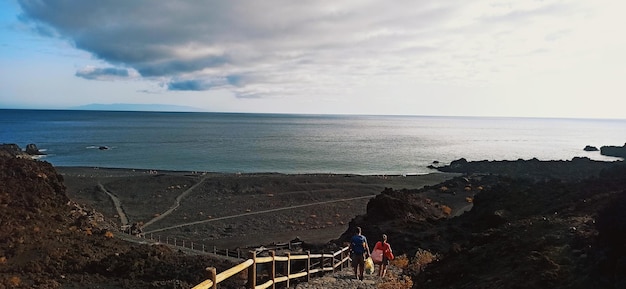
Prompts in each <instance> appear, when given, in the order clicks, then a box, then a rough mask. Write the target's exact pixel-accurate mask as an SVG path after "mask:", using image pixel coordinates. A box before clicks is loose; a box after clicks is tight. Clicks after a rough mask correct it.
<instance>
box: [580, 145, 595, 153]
mask: <svg viewBox="0 0 626 289" xmlns="http://www.w3.org/2000/svg"><path fill="white" fill-rule="evenodd" d="M583 150H584V151H586V152H596V151H598V148H597V147H594V146H590V145H587V146H585V148H584V149H583Z"/></svg>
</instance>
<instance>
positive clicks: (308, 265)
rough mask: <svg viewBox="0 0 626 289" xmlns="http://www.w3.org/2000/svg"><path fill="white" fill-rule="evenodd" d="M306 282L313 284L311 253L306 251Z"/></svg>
mask: <svg viewBox="0 0 626 289" xmlns="http://www.w3.org/2000/svg"><path fill="white" fill-rule="evenodd" d="M306 255H307V258H306V282H307V283H308V282H311V251H308V250H307V251H306Z"/></svg>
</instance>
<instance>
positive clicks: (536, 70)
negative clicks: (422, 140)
mask: <svg viewBox="0 0 626 289" xmlns="http://www.w3.org/2000/svg"><path fill="white" fill-rule="evenodd" d="M623 11H626V2H624V1H621V0H597V1H589V0H568V1H560V0H515V1H506V0H502V1H499V0H472V1H467V0H446V1H441V0H410V1H408V0H396V1H375V0H350V1H346V0H333V1H326V0H319V1H292V0H267V1H243V0H214V1H202V0H199V1H152V0H134V1H127V0H109V1H84V0H46V1H42V0H2V1H0V108H36V109H64V108H72V107H79V106H84V105H89V104H119V103H125V104H160V105H176V106H179V107H193V108H197V109H200V110H204V111H214V112H261V113H307V114H375V115H446V116H514V117H517V116H521V117H574V118H626V112H624V107H626V100H625V99H626V97H625V96H626V56H625V53H626V37H624V36H623V35H624V32H623V29H624V27H626V17H624V16H623V13H624V12H623ZM181 109H183V108H181Z"/></svg>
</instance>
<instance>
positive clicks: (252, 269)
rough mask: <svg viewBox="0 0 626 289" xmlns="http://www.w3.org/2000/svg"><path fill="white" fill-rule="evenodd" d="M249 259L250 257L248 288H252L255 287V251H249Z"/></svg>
mask: <svg viewBox="0 0 626 289" xmlns="http://www.w3.org/2000/svg"><path fill="white" fill-rule="evenodd" d="M250 259H252V265H250V267H249V268H248V289H254V288H255V287H256V252H254V251H250Z"/></svg>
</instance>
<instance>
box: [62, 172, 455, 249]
mask: <svg viewBox="0 0 626 289" xmlns="http://www.w3.org/2000/svg"><path fill="white" fill-rule="evenodd" d="M56 169H57V171H58V172H59V173H60V174H61V175H62V176H63V178H64V183H65V185H66V187H67V195H68V196H69V198H70V199H72V200H73V201H75V202H77V203H80V204H85V205H88V206H89V207H92V208H94V209H96V210H97V211H99V212H102V213H103V214H104V216H105V218H106V219H108V220H109V222H111V223H113V224H114V225H115V226H116V227H119V228H125V226H132V225H133V224H136V225H137V227H141V232H142V234H143V235H144V236H145V237H147V238H152V239H155V240H161V241H165V240H168V241H169V242H171V241H172V240H173V239H175V240H176V242H181V243H182V242H183V241H184V242H194V243H195V244H196V246H205V247H209V248H210V247H213V246H215V247H217V248H220V249H236V248H246V247H255V246H259V245H266V244H272V243H282V242H288V241H290V240H293V239H296V238H298V239H300V240H302V241H304V242H307V243H314V244H322V243H327V242H328V241H330V240H332V239H336V238H338V237H339V236H340V235H341V234H342V233H343V232H345V231H346V229H347V228H348V223H349V222H350V220H352V219H353V218H354V217H356V216H357V215H362V214H365V213H366V208H367V203H368V201H369V200H370V199H371V198H373V197H375V196H376V195H377V194H379V193H380V192H382V191H383V190H384V189H385V188H393V189H419V188H422V187H424V186H428V185H435V184H438V183H441V182H442V181H444V180H447V179H450V178H452V177H453V176H455V175H458V174H453V173H431V174H424V175H410V176H401V175H390V176H387V175H348V174H276V173H266V174H264V173H258V174H221V173H200V172H192V171H189V172H187V171H155V170H133V169H111V168H93V167H56ZM116 204H117V205H116ZM455 207H456V206H455ZM187 244H189V243H187Z"/></svg>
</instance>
